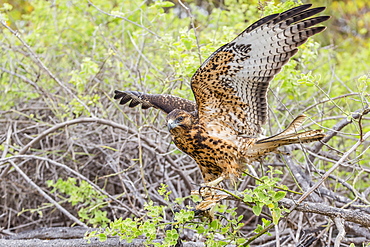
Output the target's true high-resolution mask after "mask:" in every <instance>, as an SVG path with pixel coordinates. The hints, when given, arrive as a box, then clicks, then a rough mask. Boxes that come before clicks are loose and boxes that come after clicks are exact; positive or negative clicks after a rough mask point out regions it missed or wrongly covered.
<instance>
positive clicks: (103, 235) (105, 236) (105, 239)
mask: <svg viewBox="0 0 370 247" xmlns="http://www.w3.org/2000/svg"><path fill="white" fill-rule="evenodd" d="M99 240H100V241H101V242H104V241H107V235H105V234H104V233H100V234H99Z"/></svg>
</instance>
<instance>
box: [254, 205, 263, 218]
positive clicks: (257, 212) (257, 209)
mask: <svg viewBox="0 0 370 247" xmlns="http://www.w3.org/2000/svg"><path fill="white" fill-rule="evenodd" d="M252 211H253V213H254V214H255V215H257V216H259V215H260V214H261V212H262V205H261V204H260V203H257V204H256V205H254V206H253V207H252Z"/></svg>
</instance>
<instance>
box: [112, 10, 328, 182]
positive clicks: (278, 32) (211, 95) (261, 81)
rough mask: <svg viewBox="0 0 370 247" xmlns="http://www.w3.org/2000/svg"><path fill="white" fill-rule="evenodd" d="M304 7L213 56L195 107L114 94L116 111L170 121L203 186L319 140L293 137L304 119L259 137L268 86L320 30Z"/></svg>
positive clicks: (317, 135) (198, 81) (199, 76)
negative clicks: (135, 110) (122, 107)
mask: <svg viewBox="0 0 370 247" xmlns="http://www.w3.org/2000/svg"><path fill="white" fill-rule="evenodd" d="M311 6H312V5H311V4H306V5H301V6H298V7H295V8H292V9H290V10H288V11H285V12H283V13H280V14H273V15H269V16H266V17H264V18H262V19H260V20H259V21H257V22H255V23H253V24H252V25H251V26H249V27H248V28H247V29H245V30H244V31H243V32H242V33H241V34H239V35H238V36H237V37H236V38H235V39H234V40H233V41H231V42H230V43H228V44H226V45H224V46H222V47H220V48H219V49H218V50H217V51H215V52H214V53H213V54H212V55H211V56H210V57H209V58H208V59H207V60H206V61H205V62H204V63H203V64H202V65H201V66H200V68H199V69H198V70H197V71H196V72H195V74H194V75H193V77H192V79H191V89H192V91H193V93H194V96H195V100H196V103H194V102H192V101H189V100H186V99H182V98H179V97H176V96H172V95H166V94H161V95H158V94H145V93H141V92H133V91H118V90H116V91H115V96H114V98H115V99H121V101H120V104H125V103H127V102H129V101H131V102H130V104H129V106H130V107H134V106H137V105H138V104H141V105H142V108H143V109H147V108H149V107H154V108H157V109H160V110H162V111H164V112H165V113H167V114H168V116H167V121H168V129H169V131H170V132H171V135H172V138H173V141H174V143H175V144H176V146H177V147H178V148H179V149H180V150H182V151H183V152H185V153H187V154H188V155H190V156H191V157H192V158H193V159H194V160H195V161H196V163H197V164H198V165H199V168H200V170H201V172H202V175H203V178H204V180H205V182H206V184H208V185H216V184H218V183H219V182H220V181H222V180H223V179H231V180H233V179H235V178H236V177H238V176H239V175H240V173H241V172H242V171H243V169H244V167H245V166H244V164H245V163H251V162H252V161H254V160H257V159H258V158H259V157H261V156H263V155H265V154H267V153H269V152H272V151H275V150H276V149H277V148H278V147H280V146H283V145H287V144H292V143H307V142H313V141H318V140H321V139H322V138H323V137H324V134H323V133H322V130H309V131H305V132H301V133H297V132H296V129H297V128H298V127H300V125H301V124H302V122H303V120H304V118H305V116H303V115H301V116H298V117H297V118H296V119H295V120H294V121H293V122H292V123H291V124H290V125H289V127H288V128H287V129H286V130H284V131H283V132H281V133H279V134H277V135H274V136H271V137H268V138H258V137H259V135H260V134H261V125H263V124H265V123H266V120H267V110H268V107H267V101H266V93H267V88H268V86H269V82H270V81H271V80H272V78H273V77H274V76H275V75H276V74H277V73H278V72H279V71H280V70H281V67H282V66H283V65H284V64H286V63H287V62H288V60H289V59H290V58H291V57H292V56H293V55H294V54H296V53H297V51H298V49H297V47H298V46H300V45H302V44H303V43H305V42H306V41H307V39H308V38H309V37H310V36H312V35H315V34H317V33H319V32H322V31H323V30H324V29H325V27H312V26H314V25H316V24H318V23H321V22H323V21H326V20H328V19H329V16H319V17H312V18H309V17H311V16H313V15H315V14H317V13H320V12H322V11H323V10H324V9H325V7H319V8H311V9H310V7H311Z"/></svg>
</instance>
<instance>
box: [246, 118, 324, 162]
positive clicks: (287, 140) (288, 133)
mask: <svg viewBox="0 0 370 247" xmlns="http://www.w3.org/2000/svg"><path fill="white" fill-rule="evenodd" d="M305 118H306V116H305V115H300V116H298V117H297V118H296V119H294V120H293V122H292V123H291V124H290V125H289V126H288V128H286V129H285V130H284V131H283V132H281V133H279V134H277V135H274V136H270V137H267V138H263V139H260V140H257V141H256V142H255V144H254V145H253V147H252V148H251V150H249V152H248V153H249V154H251V156H253V155H256V156H257V157H258V156H261V155H264V154H267V153H270V152H273V151H275V150H276V149H277V148H278V147H281V146H284V145H288V144H295V143H308V142H314V141H320V140H321V139H322V138H324V137H325V134H323V130H321V129H320V130H308V131H304V132H300V133H297V129H298V128H299V127H300V126H301V125H302V123H303V121H304V119H305ZM248 156H250V155H248Z"/></svg>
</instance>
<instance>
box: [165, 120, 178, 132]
mask: <svg viewBox="0 0 370 247" xmlns="http://www.w3.org/2000/svg"><path fill="white" fill-rule="evenodd" d="M176 127H177V123H176V121H173V120H172V119H169V120H168V122H167V128H168V130H172V129H174V128H176Z"/></svg>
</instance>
